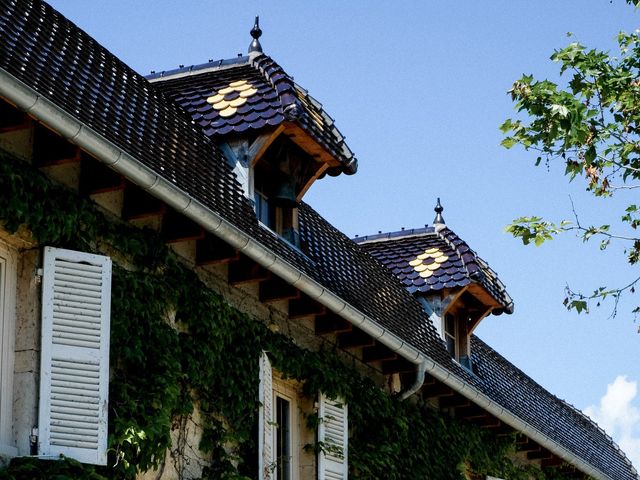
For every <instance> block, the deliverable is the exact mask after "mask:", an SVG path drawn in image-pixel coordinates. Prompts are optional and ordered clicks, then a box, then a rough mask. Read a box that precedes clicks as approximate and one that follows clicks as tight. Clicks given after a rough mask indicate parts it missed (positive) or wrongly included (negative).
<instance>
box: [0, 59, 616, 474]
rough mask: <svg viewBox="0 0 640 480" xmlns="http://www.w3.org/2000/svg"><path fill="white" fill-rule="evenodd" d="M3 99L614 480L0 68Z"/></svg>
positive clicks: (508, 419)
mask: <svg viewBox="0 0 640 480" xmlns="http://www.w3.org/2000/svg"><path fill="white" fill-rule="evenodd" d="M0 96H2V97H4V98H6V99H7V100H8V101H10V102H11V103H12V104H14V105H16V106H17V107H18V108H19V109H21V110H23V111H25V112H27V113H28V114H29V115H31V116H32V117H34V118H35V119H37V120H38V121H40V122H42V123H43V124H45V125H47V126H49V127H50V128H52V129H54V130H56V131H57V132H58V133H60V134H61V135H62V136H63V137H65V138H66V139H67V140H68V141H70V142H72V143H74V144H76V145H78V146H79V147H80V148H82V149H84V150H85V151H87V152H88V153H90V154H91V155H93V156H94V157H95V158H96V159H98V160H99V161H101V162H103V163H105V164H106V165H108V166H110V167H111V168H112V169H114V170H115V171H117V172H119V173H121V174H122V175H124V176H125V177H127V178H128V179H129V180H130V181H132V182H133V183H135V184H137V185H138V186H140V187H141V188H143V189H145V190H147V191H148V192H149V193H151V194H152V195H154V196H155V197H157V198H159V199H161V200H163V201H164V202H166V203H167V204H168V205H170V206H171V207H173V208H174V209H176V210H177V211H178V212H181V213H182V214H184V215H185V216H187V217H188V218H190V219H192V220H193V221H195V222H196V223H198V224H200V225H201V226H203V227H204V228H205V229H206V230H208V231H209V232H211V233H213V234H214V235H216V236H218V237H219V238H221V239H223V240H224V241H226V242H228V243H229V244H230V245H232V246H234V247H235V248H237V249H239V250H240V251H242V252H243V253H244V254H245V255H246V256H247V257H249V258H251V259H253V260H254V261H255V262H257V263H258V264H260V265H261V266H263V267H264V268H266V269H268V270H270V271H271V272H273V273H275V274H276V275H278V276H279V277H281V278H282V279H283V280H285V281H286V282H288V283H290V284H291V285H293V286H295V287H296V288H298V289H300V290H301V291H303V292H304V293H306V294H307V295H309V296H310V297H311V298H313V299H315V300H316V301H318V302H319V303H320V304H322V305H324V306H326V307H327V308H329V309H330V310H332V311H334V312H335V313H336V314H338V315H340V316H342V317H343V318H344V319H345V320H347V321H349V322H350V323H352V324H353V325H355V326H357V327H358V328H360V329H361V330H363V331H364V332H366V333H367V334H369V335H371V337H373V338H375V339H376V340H378V341H379V342H380V343H382V344H383V345H385V346H387V347H388V348H389V349H391V350H392V351H394V352H396V353H398V354H399V355H400V356H402V357H403V358H405V359H406V360H408V361H410V362H412V363H414V364H416V365H418V366H419V371H421V372H422V371H426V372H428V373H430V374H431V375H432V376H434V377H435V378H436V379H438V380H440V381H441V382H443V383H444V384H446V385H448V386H450V387H451V388H452V389H453V390H455V391H457V392H458V393H460V394H462V395H463V396H465V397H466V398H468V399H469V400H471V401H473V402H475V403H477V404H478V405H479V406H481V407H482V408H484V409H485V410H486V411H487V412H489V413H491V414H492V415H494V416H496V417H497V418H499V419H500V420H502V421H504V422H505V423H506V424H508V425H510V426H512V427H513V428H515V429H517V430H518V431H520V432H522V433H523V434H525V435H527V436H528V437H529V438H531V439H532V440H534V441H536V442H538V443H539V444H540V445H542V446H544V447H545V448H547V449H549V450H550V451H551V452H553V453H554V454H556V455H558V456H559V457H561V458H563V459H564V460H566V461H567V462H569V463H571V464H573V465H575V466H576V467H577V468H578V469H580V470H581V471H583V472H584V473H586V474H588V475H591V476H592V477H594V478H596V479H599V480H615V479H613V478H612V477H610V476H608V475H606V474H605V473H603V472H602V471H600V470H599V469H597V468H595V467H593V466H592V465H591V464H590V463H588V462H586V461H585V460H583V459H582V458H580V457H578V456H576V455H575V454H573V453H572V452H571V451H569V450H568V449H567V448H565V447H564V446H562V445H560V444H559V443H557V442H556V441H555V440H553V439H551V438H549V437H547V436H546V435H544V434H543V433H542V432H540V431H539V430H537V429H536V428H534V427H533V426H531V425H530V424H528V423H527V422H525V421H524V420H522V419H520V418H519V417H517V416H516V415H514V414H513V413H511V412H509V411H508V410H506V409H505V408H504V407H502V406H501V405H500V404H498V403H497V402H495V401H494V400H492V399H491V398H489V397H488V396H487V395H485V394H484V393H483V392H481V391H480V390H478V389H477V388H476V387H474V386H473V385H471V384H469V383H468V382H466V381H464V380H463V379H462V378H460V377H459V376H457V375H456V374H454V373H452V372H451V371H449V370H447V369H446V368H444V367H443V366H442V365H440V364H438V363H436V362H435V361H434V360H432V359H431V358H430V357H429V356H427V355H425V354H424V353H423V352H421V351H420V350H419V349H417V348H415V347H414V346H412V345H411V344H409V343H407V342H405V341H404V340H402V339H401V338H399V337H398V336H397V335H395V334H394V333H393V332H391V331H389V330H388V329H386V328H383V327H381V326H380V325H379V324H378V323H377V322H376V321H375V319H373V318H371V317H369V316H368V315H365V314H364V313H362V312H361V311H360V310H359V309H357V308H355V307H353V306H352V305H350V304H349V303H347V302H346V301H345V300H343V299H342V298H340V297H339V296H338V295H336V294H335V293H333V292H331V291H330V290H328V289H327V288H325V287H324V286H322V285H321V284H320V283H318V282H317V281H316V280H314V279H313V278H311V277H309V276H308V275H306V274H304V273H303V272H301V271H300V270H299V269H297V268H296V267H295V266H293V265H291V263H289V262H287V261H286V260H285V259H283V258H281V257H280V256H278V255H277V254H275V253H274V252H273V251H271V250H270V249H268V248H267V247H265V246H264V245H262V244H261V243H259V242H257V241H256V240H255V239H253V238H251V237H250V236H249V235H247V233H245V232H243V231H242V230H240V229H239V228H238V227H236V226H235V225H233V224H231V223H230V222H229V221H227V220H226V219H224V218H223V217H221V216H220V215H218V214H217V213H216V212H214V211H212V210H211V209H209V208H207V207H206V206H204V205H203V204H202V203H201V202H199V201H198V200H196V199H194V198H193V197H192V196H190V195H189V194H187V193H186V192H184V191H183V190H181V189H180V188H178V187H177V186H176V185H175V184H173V183H172V182H170V181H168V180H167V179H165V178H163V177H162V176H160V175H158V174H157V173H155V172H154V171H152V170H151V169H150V168H148V167H147V166H145V165H143V163H142V162H140V161H139V160H137V159H136V158H134V157H133V156H131V155H130V154H129V153H127V152H126V151H124V150H122V149H121V148H120V147H118V146H117V145H114V144H113V143H112V142H110V141H109V140H108V139H106V138H105V137H103V136H102V135H100V134H98V133H97V132H96V131H95V130H93V129H92V128H90V127H89V126H87V125H85V124H84V123H82V122H81V121H79V120H78V119H77V118H75V117H74V116H72V115H71V114H69V113H68V112H66V111H65V110H63V109H62V108H60V107H58V106H57V105H56V104H54V103H53V102H52V101H50V100H49V99H47V98H45V97H44V96H42V95H40V94H39V93H37V92H36V91H35V90H33V89H32V88H31V87H29V86H27V85H26V84H24V83H23V82H21V81H20V80H18V79H17V78H15V77H14V76H13V75H11V74H10V73H8V72H7V71H6V70H4V69H2V68H0Z"/></svg>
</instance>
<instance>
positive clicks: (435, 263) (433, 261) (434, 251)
mask: <svg viewBox="0 0 640 480" xmlns="http://www.w3.org/2000/svg"><path fill="white" fill-rule="evenodd" d="M447 260H449V256H448V255H446V254H445V253H444V252H443V251H442V250H440V249H439V248H437V247H431V248H427V249H426V250H425V251H424V252H423V253H421V254H420V255H418V256H417V257H416V258H415V259H414V260H411V261H410V262H409V265H411V266H412V267H413V269H414V270H415V271H416V272H418V273H419V274H420V276H421V277H422V278H429V277H430V276H431V275H433V273H434V272H435V271H436V270H438V268H440V265H441V264H443V263H444V262H446V261H447Z"/></svg>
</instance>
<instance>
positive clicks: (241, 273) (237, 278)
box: [229, 255, 271, 285]
mask: <svg viewBox="0 0 640 480" xmlns="http://www.w3.org/2000/svg"><path fill="white" fill-rule="evenodd" d="M270 276H271V274H270V273H269V271H268V270H266V269H265V268H263V267H262V266H260V265H259V264H257V263H256V262H254V261H253V260H251V259H250V258H247V257H245V256H244V255H240V260H238V261H236V262H232V263H230V264H229V283H230V284H231V285H240V284H243V283H255V282H262V281H264V280H267V279H268V278H270Z"/></svg>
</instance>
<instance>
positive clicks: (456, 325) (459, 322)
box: [442, 310, 471, 369]
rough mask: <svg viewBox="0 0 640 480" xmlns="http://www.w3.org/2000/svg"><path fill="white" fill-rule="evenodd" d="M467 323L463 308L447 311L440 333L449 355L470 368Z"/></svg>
mask: <svg viewBox="0 0 640 480" xmlns="http://www.w3.org/2000/svg"><path fill="white" fill-rule="evenodd" d="M467 324H468V321H467V316H466V315H465V312H464V310H460V311H458V312H457V313H447V314H445V316H444V321H443V329H442V333H443V337H444V341H445V344H446V346H447V351H448V352H449V355H451V357H452V358H454V359H455V360H457V361H458V362H460V363H461V364H462V365H463V366H465V367H467V368H469V369H470V368H471V356H470V351H469V333H468V327H467Z"/></svg>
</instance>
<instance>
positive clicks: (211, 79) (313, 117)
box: [147, 54, 358, 175]
mask: <svg viewBox="0 0 640 480" xmlns="http://www.w3.org/2000/svg"><path fill="white" fill-rule="evenodd" d="M147 79H148V80H149V81H150V82H152V83H153V84H154V86H155V87H156V88H158V89H159V90H161V91H163V92H164V93H165V94H166V95H167V96H168V97H170V98H171V99H173V100H174V101H175V102H176V103H177V104H178V105H180V106H181V107H182V108H183V109H184V110H185V111H186V112H188V113H189V115H191V118H192V119H193V121H194V122H195V123H196V124H197V125H199V126H200V127H201V128H202V129H203V131H204V133H205V134H206V135H207V136H208V137H210V138H213V139H222V138H226V137H234V136H240V135H247V134H251V133H253V134H255V133H259V132H263V131H267V130H269V129H272V130H275V129H276V128H280V129H281V130H282V132H283V133H284V134H286V135H288V136H289V137H290V138H291V139H292V140H293V141H294V142H296V143H297V144H298V145H299V146H300V147H302V148H303V150H305V151H306V152H307V153H309V154H310V155H312V156H313V157H314V158H316V159H318V160H322V161H324V162H325V163H327V164H328V165H329V168H328V169H327V171H326V173H328V174H329V175H339V174H340V173H346V174H348V175H350V174H353V173H355V172H356V170H357V168H358V162H357V160H356V158H355V156H354V155H353V153H352V152H351V150H350V149H349V147H348V146H347V144H346V143H345V139H344V137H343V136H342V134H341V133H340V131H339V130H338V129H337V128H336V126H335V125H334V122H333V119H332V118H331V117H330V116H329V115H328V114H327V113H326V112H325V111H324V109H323V108H322V105H321V104H320V103H319V102H318V101H317V100H315V99H314V98H313V97H312V96H311V95H309V93H308V92H307V91H306V90H304V89H303V88H302V87H300V86H299V85H297V84H296V83H295V82H294V81H293V78H292V77H291V76H289V75H288V74H287V73H286V72H285V71H284V70H283V69H282V67H280V65H278V64H277V63H276V62H275V61H274V60H273V59H272V58H270V57H268V56H267V55H263V54H258V55H256V54H252V55H249V56H243V57H237V58H235V59H231V60H220V61H217V62H213V61H212V62H209V63H205V64H202V65H195V66H191V67H184V68H180V69H177V70H171V71H166V72H160V73H155V74H152V75H150V76H148V77H147Z"/></svg>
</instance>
